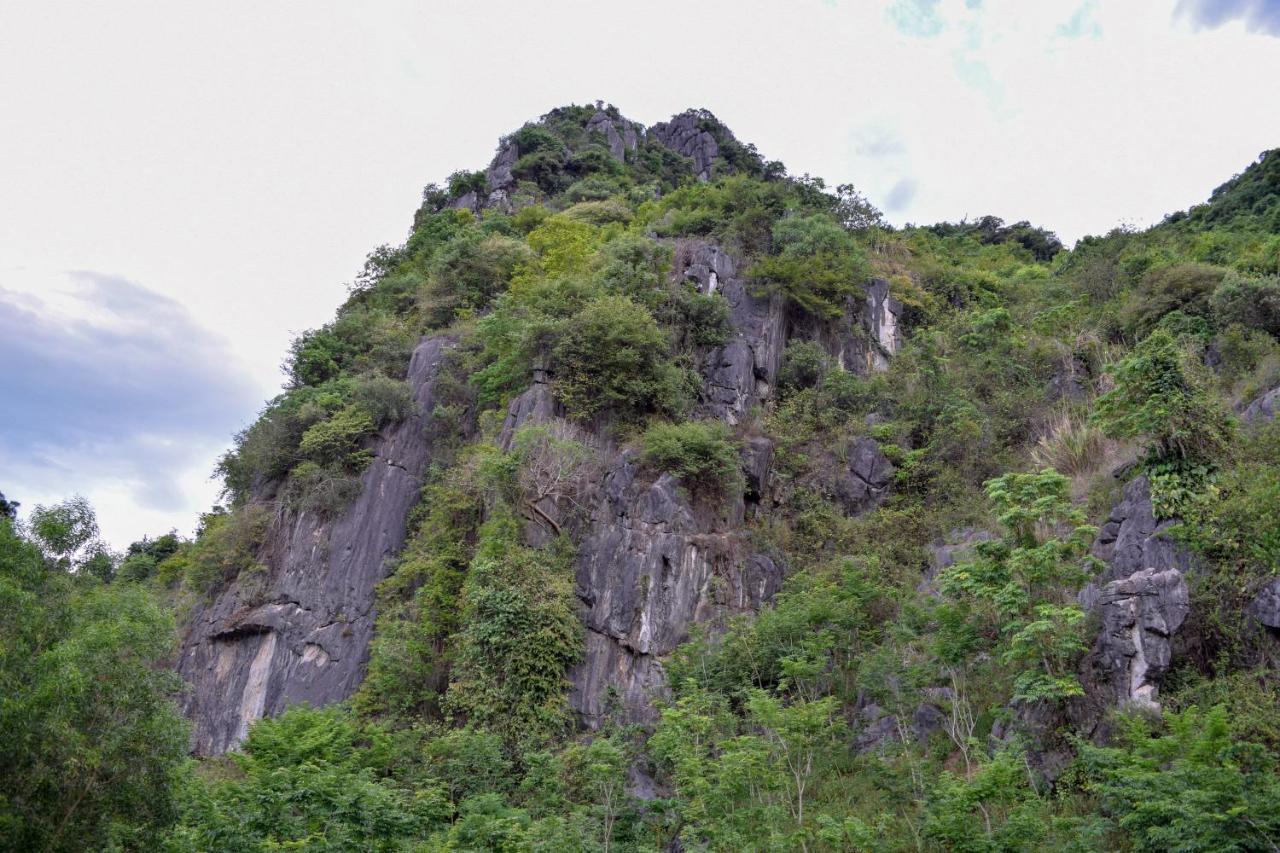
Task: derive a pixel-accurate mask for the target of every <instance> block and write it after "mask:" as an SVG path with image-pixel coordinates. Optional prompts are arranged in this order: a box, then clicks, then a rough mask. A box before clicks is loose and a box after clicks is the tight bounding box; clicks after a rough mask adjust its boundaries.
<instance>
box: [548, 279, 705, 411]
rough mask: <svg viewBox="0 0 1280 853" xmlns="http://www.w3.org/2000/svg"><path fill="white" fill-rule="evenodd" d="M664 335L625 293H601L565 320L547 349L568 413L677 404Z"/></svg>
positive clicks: (669, 407)
mask: <svg viewBox="0 0 1280 853" xmlns="http://www.w3.org/2000/svg"><path fill="white" fill-rule="evenodd" d="M666 354H667V338H666V335H664V334H663V332H662V330H661V329H660V328H658V324H657V323H656V322H655V321H654V319H653V316H652V315H651V314H650V313H649V312H648V311H646V310H645V309H644V308H643V307H642V306H640V305H637V304H636V303H634V302H632V301H631V300H629V299H627V298H626V297H625V296H602V297H599V298H598V299H595V300H593V301H592V302H590V303H588V304H587V305H586V307H584V308H583V309H582V310H581V311H579V312H578V313H577V314H575V315H573V316H572V317H570V318H569V319H568V321H566V323H565V326H564V328H563V330H562V331H561V332H560V334H559V337H558V340H557V341H556V343H555V345H554V348H553V349H552V354H551V364H552V366H553V371H554V374H555V383H554V387H555V392H556V396H557V397H559V399H560V401H561V402H562V403H563V404H564V406H565V409H566V410H567V412H568V413H569V416H570V417H573V418H577V419H588V418H591V417H593V416H595V415H597V414H599V413H601V412H605V411H612V412H616V413H618V414H620V415H621V416H622V417H624V418H627V419H630V418H635V417H638V416H639V415H641V414H644V413H647V412H654V411H672V410H675V409H678V408H679V406H680V402H681V401H680V400H679V385H678V382H679V379H678V376H676V375H675V373H674V367H673V365H671V363H670V362H669V361H667V358H666Z"/></svg>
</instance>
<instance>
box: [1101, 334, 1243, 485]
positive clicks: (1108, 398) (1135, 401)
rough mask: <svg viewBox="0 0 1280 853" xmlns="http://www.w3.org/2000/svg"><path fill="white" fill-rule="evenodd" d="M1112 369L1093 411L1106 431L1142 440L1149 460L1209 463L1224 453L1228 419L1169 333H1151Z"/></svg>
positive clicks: (1200, 370) (1199, 372) (1201, 373)
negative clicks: (1107, 388)
mask: <svg viewBox="0 0 1280 853" xmlns="http://www.w3.org/2000/svg"><path fill="white" fill-rule="evenodd" d="M1110 373H1111V376H1112V378H1113V379H1114V381H1115V388H1113V389H1112V390H1111V391H1108V392H1107V393H1106V394H1103V395H1102V396H1101V397H1099V398H1098V402H1097V408H1096V409H1095V411H1094V414H1093V419H1094V421H1095V422H1096V423H1097V424H1098V425H1099V426H1101V427H1102V429H1103V431H1104V432H1105V433H1106V434H1107V435H1108V436H1110V437H1111V438H1119V439H1129V438H1140V439H1142V440H1143V441H1145V442H1146V444H1147V455H1148V460H1149V461H1150V462H1162V461H1177V462H1208V461H1212V460H1213V459H1214V458H1215V457H1217V456H1218V455H1219V454H1220V453H1221V452H1222V449H1223V447H1224V446H1225V444H1226V442H1227V439H1228V438H1229V437H1230V435H1231V428H1232V419H1231V417H1230V415H1229V414H1228V413H1227V411H1226V410H1225V409H1224V408H1223V406H1222V404H1221V403H1220V402H1219V401H1218V400H1217V398H1216V397H1215V396H1213V394H1211V393H1210V391H1209V388H1208V378H1207V377H1206V376H1205V375H1204V369H1203V368H1202V367H1200V366H1199V365H1198V364H1197V363H1196V361H1195V359H1194V358H1193V357H1192V355H1191V354H1190V353H1189V352H1188V351H1187V348H1186V347H1185V346H1183V345H1182V344H1181V343H1179V341H1178V340H1177V338H1175V337H1174V336H1173V335H1172V334H1171V333H1170V332H1168V331H1166V330H1164V329H1157V330H1156V331H1154V332H1152V333H1151V334H1150V335H1148V336H1147V337H1146V339H1144V340H1143V341H1142V342H1141V343H1140V344H1138V345H1137V346H1136V347H1134V348H1133V351H1132V352H1130V353H1129V354H1128V355H1127V356H1125V357H1124V358H1122V359H1121V360H1120V361H1119V362H1117V363H1116V364H1115V365H1113V366H1112V367H1111V369H1110Z"/></svg>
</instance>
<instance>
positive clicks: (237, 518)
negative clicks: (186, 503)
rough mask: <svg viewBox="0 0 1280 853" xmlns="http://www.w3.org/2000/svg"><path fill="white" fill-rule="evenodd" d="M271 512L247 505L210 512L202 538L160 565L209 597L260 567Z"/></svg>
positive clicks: (264, 508) (162, 568) (203, 527)
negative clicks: (233, 580) (260, 548)
mask: <svg viewBox="0 0 1280 853" xmlns="http://www.w3.org/2000/svg"><path fill="white" fill-rule="evenodd" d="M270 524H271V512H270V510H268V509H267V508H266V507H264V506H262V505H261V504H247V505H245V506H243V507H237V508H235V509H233V510H231V511H230V512H226V511H223V512H217V511H215V512H210V513H206V514H204V515H203V516H201V518H200V526H201V530H200V535H199V536H197V537H196V541H195V542H194V543H193V544H192V545H191V546H190V547H189V548H187V549H184V550H183V551H179V552H178V553H177V554H175V555H174V556H173V557H171V558H169V560H167V561H166V562H165V563H164V564H162V565H161V566H160V569H161V575H162V576H163V575H164V574H165V573H164V571H163V570H164V569H165V568H166V567H167V568H168V569H169V570H170V571H171V572H174V571H176V572H178V573H180V574H182V575H183V579H184V582H185V583H186V585H187V586H188V587H189V588H191V589H193V590H195V591H196V592H199V593H204V594H208V593H211V592H213V591H214V590H215V589H217V588H218V587H220V586H221V585H222V584H224V583H227V582H229V581H231V580H232V579H233V578H235V577H236V576H237V575H238V574H240V573H241V572H243V571H246V570H250V569H254V568H257V567H258V566H259V564H258V563H257V555H258V548H259V547H260V546H261V545H262V542H263V539H264V537H265V536H266V533H267V528H268V527H269V525H270Z"/></svg>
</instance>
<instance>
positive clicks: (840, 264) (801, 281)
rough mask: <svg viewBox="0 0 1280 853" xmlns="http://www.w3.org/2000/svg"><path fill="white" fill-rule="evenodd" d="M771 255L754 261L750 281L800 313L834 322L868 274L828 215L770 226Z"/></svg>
mask: <svg viewBox="0 0 1280 853" xmlns="http://www.w3.org/2000/svg"><path fill="white" fill-rule="evenodd" d="M772 236H773V244H774V248H775V250H776V253H775V254H772V255H769V256H766V257H764V258H761V259H760V260H758V261H757V262H756V263H755V265H754V266H752V268H751V276H752V278H754V279H755V280H757V281H760V282H763V283H765V284H767V285H768V286H770V287H776V288H778V289H779V290H781V291H782V292H783V293H785V294H786V295H787V296H788V297H790V298H791V299H792V300H793V301H794V302H795V303H796V304H797V305H799V306H800V307H801V308H803V309H804V310H806V311H808V312H810V313H812V314H816V315H818V316H820V317H828V318H833V319H834V318H836V317H839V316H840V315H841V314H843V313H844V311H845V301H846V300H847V299H848V298H849V297H850V296H852V295H854V294H857V293H859V292H860V290H861V288H862V286H863V284H864V282H865V279H866V278H867V277H868V269H867V266H866V262H865V260H864V259H863V256H862V253H861V251H860V250H859V249H858V247H857V245H856V244H855V243H854V242H853V238H852V237H850V236H849V234H848V232H846V231H845V230H844V229H843V228H842V227H840V225H839V224H838V223H837V222H835V220H833V219H831V218H830V217H829V216H825V215H822V214H817V213H814V214H810V215H808V216H793V217H788V218H785V219H780V220H778V222H777V223H776V224H775V225H774V226H773V234H772Z"/></svg>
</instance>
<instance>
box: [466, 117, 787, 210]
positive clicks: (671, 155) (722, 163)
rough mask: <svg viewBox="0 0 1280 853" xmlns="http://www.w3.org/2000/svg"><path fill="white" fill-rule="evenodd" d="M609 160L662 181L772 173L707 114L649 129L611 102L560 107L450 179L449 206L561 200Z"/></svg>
mask: <svg viewBox="0 0 1280 853" xmlns="http://www.w3.org/2000/svg"><path fill="white" fill-rule="evenodd" d="M604 158H609V159H612V160H613V161H615V163H618V164H623V166H624V167H630V168H633V169H637V170H639V171H640V172H641V173H642V176H643V178H644V179H646V180H648V179H655V178H656V179H658V180H659V182H660V183H661V181H662V180H663V179H667V180H671V179H672V178H673V177H678V176H681V175H683V176H684V177H685V179H686V180H687V179H688V178H689V177H693V178H695V179H697V180H701V181H706V180H711V179H712V178H714V177H718V176H720V175H724V174H730V173H734V172H747V173H751V174H757V175H763V174H765V173H766V171H767V168H766V165H765V163H764V161H763V160H762V159H761V157H760V156H759V154H758V153H757V152H756V149H755V146H753V145H744V144H742V143H740V142H739V141H738V140H737V138H736V137H735V136H734V134H733V132H732V131H730V130H729V128H728V127H726V126H725V125H724V123H723V122H721V121H720V120H719V119H718V118H716V117H715V115H714V114H713V113H711V112H710V111H709V110H705V109H688V110H685V111H684V112H681V113H677V114H676V115H674V116H672V117H671V119H670V120H668V121H663V122H658V123H657V124H655V125H653V126H652V127H650V128H645V126H644V125H642V124H641V123H639V122H637V121H634V120H632V119H629V118H627V117H626V116H625V115H623V114H622V112H621V111H619V110H618V108H617V107H615V106H613V105H612V104H605V103H604V102H602V101H597V102H596V103H595V104H594V105H583V106H579V105H569V106H565V107H557V108H556V109H554V110H551V111H550V112H548V113H546V114H545V115H542V116H540V117H539V118H538V119H537V120H535V121H529V122H525V123H524V124H523V125H522V126H521V127H519V128H518V129H516V130H514V131H512V132H511V133H509V134H507V135H505V136H503V137H502V138H501V139H500V140H499V141H498V149H497V153H496V154H495V155H494V158H493V160H492V161H491V162H490V164H489V166H488V168H487V169H486V170H485V171H483V172H457V173H455V174H454V175H452V176H451V177H450V178H449V186H448V192H447V196H448V200H447V204H448V205H449V206H451V207H455V208H467V209H471V210H480V209H482V208H499V209H509V208H511V207H517V206H520V205H521V204H522V203H524V201H525V199H524V197H525V196H529V197H531V199H532V198H536V196H537V195H538V194H539V193H540V194H542V195H545V196H555V195H557V194H559V193H560V192H562V191H564V190H565V189H567V188H568V187H569V186H571V185H572V183H573V182H575V181H576V180H579V179H581V178H583V177H586V176H588V175H591V174H597V173H599V171H600V170H601V167H602V165H603V161H604ZM770 165H771V166H772V165H773V164H770ZM610 168H616V167H610ZM604 171H606V172H608V171H609V168H606V169H605V170H604Z"/></svg>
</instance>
